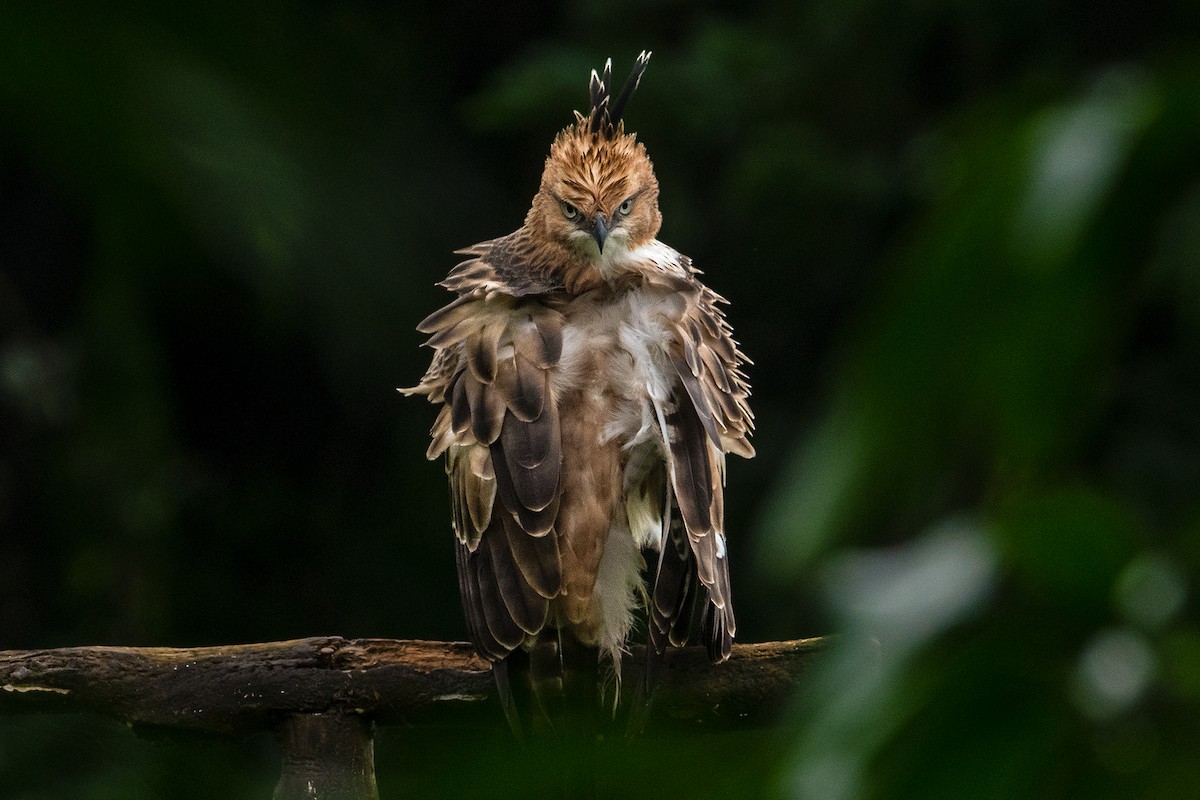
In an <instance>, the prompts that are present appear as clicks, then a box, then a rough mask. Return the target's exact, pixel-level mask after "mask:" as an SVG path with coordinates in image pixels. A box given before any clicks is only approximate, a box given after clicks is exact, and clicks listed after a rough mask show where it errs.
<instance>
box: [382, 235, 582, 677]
mask: <svg viewBox="0 0 1200 800" xmlns="http://www.w3.org/2000/svg"><path fill="white" fill-rule="evenodd" d="M498 241H499V240H498ZM469 252H471V253H475V254H476V255H480V256H481V257H482V256H488V257H490V256H489V254H491V255H495V250H494V248H492V249H489V248H488V247H486V246H484V245H480V246H477V248H476V249H473V250H472V251H469ZM501 254H503V253H501ZM477 260H478V259H477ZM468 263H469V262H468ZM505 263H506V262H504V261H503V260H499V261H497V262H496V264H500V265H503V264H505ZM481 264H482V262H480V263H476V264H475V265H474V266H472V267H470V268H463V269H462V270H459V271H457V274H458V275H459V277H461V276H462V275H463V274H465V273H466V272H468V271H469V270H470V269H483V268H484V267H483V266H481ZM488 264H489V265H490V266H495V264H491V262H488ZM510 266H511V265H510ZM496 275H499V277H500V278H503V279H504V280H505V281H507V283H505V284H504V286H499V285H498V284H496V280H498V279H497V278H496ZM496 275H493V276H492V278H489V279H488V280H491V281H492V282H493V284H496V286H499V288H497V289H496V290H497V291H500V294H499V295H492V296H489V292H488V291H467V293H465V294H464V295H463V296H462V297H459V298H457V299H456V300H454V301H452V302H451V303H449V304H448V305H447V306H446V307H445V308H443V309H441V310H439V311H437V312H434V313H433V314H431V315H430V316H429V317H428V318H426V320H425V321H424V322H422V330H423V331H424V332H425V333H428V334H430V345H431V346H432V347H434V348H435V349H437V351H438V352H437V355H435V357H434V360H433V364H432V365H431V366H430V369H429V371H428V372H426V374H425V377H424V378H423V379H422V381H421V383H420V384H419V385H417V386H416V387H413V388H412V389H407V390H404V391H405V392H406V393H409V394H416V393H419V394H425V395H428V396H429V397H430V399H431V400H433V399H435V398H436V401H439V402H444V403H445V405H444V406H443V409H442V411H441V413H439V415H438V420H437V421H436V422H435V423H434V427H433V430H432V431H431V436H432V437H433V443H432V444H431V445H430V450H429V455H430V457H431V458H436V457H437V456H438V455H441V454H443V453H445V455H446V471H447V473H448V474H449V479H450V494H451V508H452V511H453V522H454V529H455V534H456V540H457V541H456V543H455V548H456V558H457V563H458V572H459V588H460V593H461V595H462V600H463V608H464V610H465V612H466V616H467V623H468V628H469V632H470V636H471V640H472V642H473V643H474V644H475V647H476V649H477V650H478V652H479V653H480V654H481V655H483V656H484V657H486V658H489V659H492V660H496V659H500V658H503V657H505V656H506V655H507V654H508V653H509V652H511V651H512V650H513V649H515V648H516V647H518V646H519V645H520V644H521V642H523V641H524V640H525V639H526V637H528V636H530V635H533V634H536V633H537V632H538V631H540V630H541V629H542V627H544V626H545V624H546V619H547V614H548V609H549V601H550V600H551V599H553V598H555V597H557V596H558V595H559V594H560V593H561V591H562V561H561V555H560V552H559V545H558V542H557V540H556V537H554V536H547V535H546V534H548V533H550V532H551V531H552V530H553V528H554V522H555V519H556V517H557V515H558V506H559V501H560V497H561V494H562V487H561V485H560V484H561V467H562V443H561V431H560V427H559V421H558V409H557V407H556V404H555V402H554V398H553V396H552V393H551V390H550V379H549V372H550V370H552V369H554V368H556V367H557V364H558V360H559V358H560V356H561V354H562V325H563V320H562V316H561V314H559V312H557V311H554V310H552V309H549V308H547V307H546V306H544V305H543V304H542V303H541V302H539V301H537V300H534V299H528V300H523V301H522V300H517V299H515V298H516V297H517V296H518V295H519V294H520V293H519V292H517V291H513V288H514V284H513V283H512V279H513V275H512V274H511V271H510V272H509V273H505V272H504V270H503V269H501V270H500V272H498V273H496ZM452 277H454V274H453V273H452ZM455 280H457V278H455ZM502 282H503V281H502ZM525 286H526V288H531V287H532V288H538V287H539V286H540V287H541V288H545V287H544V286H541V285H540V284H537V285H535V284H533V283H527V284H526V285H525ZM460 288H465V287H460ZM476 288H479V287H478V286H477V287H476ZM539 291H540V289H539ZM506 292H507V294H506Z"/></svg>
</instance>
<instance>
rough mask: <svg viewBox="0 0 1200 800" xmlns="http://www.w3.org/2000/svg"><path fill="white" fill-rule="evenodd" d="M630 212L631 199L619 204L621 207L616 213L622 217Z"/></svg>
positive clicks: (631, 206)
mask: <svg viewBox="0 0 1200 800" xmlns="http://www.w3.org/2000/svg"><path fill="white" fill-rule="evenodd" d="M632 210H633V198H632V197H630V198H628V199H626V200H625V202H624V203H621V207H620V208H618V209H617V212H618V213H620V214H622V215H624V214H628V213H629V212H630V211H632Z"/></svg>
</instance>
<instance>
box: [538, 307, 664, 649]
mask: <svg viewBox="0 0 1200 800" xmlns="http://www.w3.org/2000/svg"><path fill="white" fill-rule="evenodd" d="M583 305H584V304H581V303H577V305H576V309H577V313H576V314H572V315H570V316H568V318H567V321H566V325H565V327H564V330H563V350H562V357H561V359H560V361H559V369H558V370H557V371H556V373H555V374H553V375H552V378H551V380H552V382H553V384H554V387H555V391H556V393H557V394H559V396H562V394H563V393H564V392H565V390H566V389H568V388H584V391H586V392H587V393H588V394H590V395H591V396H592V397H593V398H595V399H600V398H602V397H604V398H607V402H608V403H609V404H610V407H611V412H610V414H609V419H608V420H607V421H606V423H605V425H604V426H603V427H602V428H601V429H598V430H597V431H596V437H597V441H601V442H611V441H613V440H616V441H617V442H618V443H619V444H620V446H621V452H622V454H623V457H624V458H625V459H626V465H625V474H624V476H623V484H624V489H625V491H624V492H623V495H624V494H627V493H629V491H630V488H631V487H632V486H634V485H636V484H639V483H640V482H641V481H642V480H643V479H644V478H645V476H646V474H647V473H648V472H649V471H650V469H652V468H653V467H655V466H656V465H658V464H661V463H662V462H663V460H664V457H665V456H664V452H665V451H664V443H663V439H662V433H661V431H660V428H659V422H658V414H657V412H656V406H657V407H659V408H661V406H662V404H663V403H664V402H665V401H666V400H667V399H668V398H669V397H670V396H671V392H672V390H673V389H674V383H675V381H677V380H678V378H677V376H676V375H675V373H674V368H673V366H672V364H671V362H670V359H669V357H668V356H667V351H666V347H667V345H668V342H669V341H670V334H669V333H668V327H667V323H666V319H669V318H670V317H671V316H672V312H673V311H674V312H675V313H678V312H677V304H676V303H675V302H673V301H672V294H671V293H670V292H668V291H666V290H663V289H658V288H649V289H647V288H642V289H637V290H632V291H630V292H628V293H626V294H624V295H619V296H617V297H615V298H612V297H609V298H605V299H604V300H597V301H596V302H595V303H594V304H588V305H587V306H586V307H581V306H583ZM581 384H582V386H581ZM563 413H564V414H569V413H570V411H569V410H568V409H564V410H563ZM661 503H662V498H661V497H654V498H649V497H646V498H634V500H633V502H631V503H628V506H627V503H626V498H625V497H623V498H622V499H621V502H620V503H619V504H618V506H617V507H615V508H613V509H612V513H611V523H610V526H609V533H608V540H607V542H606V544H605V548H604V555H603V557H602V559H601V562H600V569H599V572H598V574H597V576H596V584H595V588H594V590H593V591H594V595H593V596H594V599H595V602H596V607H597V609H598V611H599V614H600V617H601V619H600V620H599V621H600V636H599V640H600V644H601V646H602V647H603V649H604V650H605V651H607V653H608V654H609V655H611V656H613V657H614V658H618V657H619V655H620V652H621V650H622V649H623V648H624V646H625V642H626V639H627V637H628V635H629V632H630V629H631V628H632V625H633V613H634V610H635V609H636V608H637V607H638V606H639V605H640V604H641V602H643V601H644V597H645V588H644V586H643V583H642V577H641V572H642V570H643V569H644V568H645V562H644V560H643V558H642V555H641V548H643V547H651V548H653V549H656V550H657V549H659V548H660V546H661V542H660V539H661V527H662V522H661V520H662V509H661Z"/></svg>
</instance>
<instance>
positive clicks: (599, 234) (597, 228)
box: [592, 214, 608, 253]
mask: <svg viewBox="0 0 1200 800" xmlns="http://www.w3.org/2000/svg"><path fill="white" fill-rule="evenodd" d="M607 222H608V221H607V220H605V219H604V215H603V214H597V215H596V221H595V223H593V224H592V238H593V239H595V240H596V246H597V247H599V248H600V252H601V253H603V252H604V240H605V239H607V238H608V224H607Z"/></svg>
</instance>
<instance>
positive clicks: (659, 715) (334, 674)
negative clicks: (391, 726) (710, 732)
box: [0, 636, 823, 734]
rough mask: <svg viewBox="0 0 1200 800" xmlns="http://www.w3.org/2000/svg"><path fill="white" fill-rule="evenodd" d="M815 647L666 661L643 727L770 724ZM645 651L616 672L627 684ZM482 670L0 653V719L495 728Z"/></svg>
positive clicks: (419, 661)
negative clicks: (331, 717)
mask: <svg viewBox="0 0 1200 800" xmlns="http://www.w3.org/2000/svg"><path fill="white" fill-rule="evenodd" d="M822 641H823V640H821V639H803V640H799V641H793V642H771V643H765V644H743V645H737V646H735V647H734V651H733V656H732V658H730V660H729V661H728V662H726V663H725V664H721V665H716V666H714V665H712V664H710V663H709V662H708V659H707V657H706V656H705V654H704V651H703V649H702V648H686V649H683V650H674V651H670V652H668V653H667V656H666V664H665V665H664V669H663V670H661V674H662V677H661V679H660V681H659V683H658V687H657V690H656V692H655V701H654V711H653V715H652V717H651V721H652V722H653V721H656V720H657V721H673V722H674V723H676V724H683V725H712V724H732V725H738V724H749V725H764V724H768V723H769V722H770V721H771V720H773V719H774V717H775V712H777V711H778V710H779V708H780V706H781V704H782V701H783V700H784V699H785V698H786V697H787V696H788V695H789V694H790V692H791V690H792V688H793V687H794V686H795V684H796V683H797V681H798V680H799V679H800V678H801V676H802V675H803V674H804V672H805V671H806V669H807V668H808V666H809V664H810V663H811V660H812V656H813V654H814V653H815V652H816V651H818V650H819V649H820V648H821V645H822ZM642 655H643V654H642V648H635V649H634V652H633V653H631V655H630V657H627V658H626V659H625V660H624V661H623V668H624V669H623V672H624V680H623V684H624V686H625V689H626V691H629V690H630V687H633V686H636V684H637V679H638V676H639V675H640V669H641V666H640V664H641V660H642ZM489 673H490V665H489V664H488V662H486V661H484V660H483V659H481V658H479V657H478V656H477V655H475V653H474V651H473V650H472V649H471V647H470V645H468V644H466V643H462V642H429V641H419V640H395V639H344V638H342V637H339V636H329V637H311V638H307V639H295V640H292V641H286V642H268V643H263V644H246V645H231V646H219V647H195V648H163V647H66V648H59V649H53V650H6V651H0V713H22V712H29V713H47V712H81V711H90V712H95V713H99V714H104V715H106V716H110V717H115V718H117V719H120V720H122V721H125V722H129V723H133V724H135V725H144V726H154V727H166V728H175V729H185V730H194V731H206V732H211V733H218V734H244V733H249V732H253V731H258V730H271V729H274V728H275V727H276V726H277V724H278V723H279V722H280V720H281V719H282V718H284V717H286V716H288V715H292V714H323V713H340V714H354V715H360V716H362V717H365V718H367V719H370V720H373V721H375V722H379V723H388V722H397V721H400V720H403V721H405V722H406V723H409V724H421V723H422V722H427V721H434V720H436V721H439V722H446V721H448V719H449V720H450V721H454V720H458V721H461V722H463V723H466V724H480V723H485V724H497V725H499V724H502V717H501V716H500V714H499V713H498V710H497V709H495V708H494V707H492V706H494V703H495V699H494V691H493V684H492V680H491V676H490V674H489Z"/></svg>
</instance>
